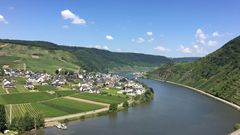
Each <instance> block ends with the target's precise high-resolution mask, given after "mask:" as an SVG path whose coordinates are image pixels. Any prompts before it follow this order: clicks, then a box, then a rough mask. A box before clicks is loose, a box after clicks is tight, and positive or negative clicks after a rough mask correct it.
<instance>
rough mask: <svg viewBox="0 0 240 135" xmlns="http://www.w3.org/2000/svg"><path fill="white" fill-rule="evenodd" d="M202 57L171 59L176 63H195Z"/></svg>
mask: <svg viewBox="0 0 240 135" xmlns="http://www.w3.org/2000/svg"><path fill="white" fill-rule="evenodd" d="M200 58H201V57H181V58H171V59H172V60H173V61H174V62H193V61H196V60H198V59H200Z"/></svg>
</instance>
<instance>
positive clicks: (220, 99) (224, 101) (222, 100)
mask: <svg viewBox="0 0 240 135" xmlns="http://www.w3.org/2000/svg"><path fill="white" fill-rule="evenodd" d="M160 81H162V82H167V83H171V84H174V85H178V86H182V87H185V88H189V89H191V90H194V91H197V92H199V93H201V94H203V95H206V96H208V97H211V98H213V99H216V100H218V101H220V102H222V103H225V104H227V105H229V106H231V107H233V108H235V109H237V110H240V106H239V105H237V104H234V103H232V102H229V101H227V100H224V99H222V98H219V97H216V96H213V95H211V94H209V93H207V92H204V91H201V90H199V89H196V88H193V87H191V86H187V85H184V84H179V83H175V82H171V81H163V80H160Z"/></svg>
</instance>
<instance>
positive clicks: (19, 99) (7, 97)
mask: <svg viewBox="0 0 240 135" xmlns="http://www.w3.org/2000/svg"><path fill="white" fill-rule="evenodd" d="M55 97H56V95H50V94H48V93H46V92H25V93H13V94H3V95H0V104H23V103H32V102H38V101H44V100H49V99H53V98H55Z"/></svg>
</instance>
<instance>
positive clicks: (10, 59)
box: [0, 56, 20, 65]
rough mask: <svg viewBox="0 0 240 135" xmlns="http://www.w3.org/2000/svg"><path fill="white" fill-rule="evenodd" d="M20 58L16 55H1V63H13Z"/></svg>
mask: <svg viewBox="0 0 240 135" xmlns="http://www.w3.org/2000/svg"><path fill="white" fill-rule="evenodd" d="M19 59H20V58H19V57H15V56H1V59H0V65H5V64H11V63H14V62H15V61H16V60H19Z"/></svg>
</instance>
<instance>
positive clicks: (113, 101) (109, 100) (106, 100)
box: [72, 93, 126, 104]
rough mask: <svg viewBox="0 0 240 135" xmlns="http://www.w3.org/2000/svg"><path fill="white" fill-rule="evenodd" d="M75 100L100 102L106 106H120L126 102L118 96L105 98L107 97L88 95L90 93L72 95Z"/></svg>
mask: <svg viewBox="0 0 240 135" xmlns="http://www.w3.org/2000/svg"><path fill="white" fill-rule="evenodd" d="M72 97H75V98H82V99H86V100H91V101H96V102H102V103H107V104H120V103H122V102H124V101H126V98H123V97H120V96H107V95H100V94H90V93H79V94H75V95H72Z"/></svg>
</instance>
